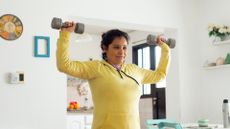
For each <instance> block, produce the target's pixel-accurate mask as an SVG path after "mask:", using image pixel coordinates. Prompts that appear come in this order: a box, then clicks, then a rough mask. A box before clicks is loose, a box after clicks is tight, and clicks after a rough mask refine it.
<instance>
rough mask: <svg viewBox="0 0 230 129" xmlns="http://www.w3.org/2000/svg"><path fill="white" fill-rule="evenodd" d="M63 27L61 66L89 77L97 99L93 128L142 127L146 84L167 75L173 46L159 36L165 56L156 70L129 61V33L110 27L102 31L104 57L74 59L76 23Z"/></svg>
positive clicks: (59, 67) (58, 61) (60, 44)
mask: <svg viewBox="0 0 230 129" xmlns="http://www.w3.org/2000/svg"><path fill="white" fill-rule="evenodd" d="M66 24H68V25H69V26H70V27H68V28H62V30H61V31H60V37H59V39H58V43H57V67H58V69H59V71H61V72H64V73H66V74H69V75H71V76H75V77H78V78H82V79H87V80H88V82H89V84H90V89H91V92H92V99H93V103H94V112H93V116H94V118H93V125H92V129H140V120H139V107H138V105H139V99H140V95H141V94H140V89H141V86H142V84H146V83H156V82H158V81H160V80H161V79H163V78H164V77H165V76H166V72H167V67H168V64H169V47H168V46H167V45H166V44H165V43H164V42H163V38H161V37H158V41H157V42H158V45H159V46H160V47H161V49H162V53H161V59H160V62H159V65H158V68H157V69H156V70H155V71H152V70H147V69H143V68H139V67H138V66H137V65H134V64H125V63H124V62H125V57H126V55H127V45H128V40H129V37H128V34H127V33H125V32H122V31H120V30H117V29H114V30H110V31H108V32H106V33H104V34H103V35H102V41H101V48H102V51H103V52H102V55H103V60H102V61H96V60H95V61H85V62H80V61H71V60H70V59H69V50H68V49H69V39H70V34H71V33H72V32H73V31H74V28H75V24H74V23H73V22H66Z"/></svg>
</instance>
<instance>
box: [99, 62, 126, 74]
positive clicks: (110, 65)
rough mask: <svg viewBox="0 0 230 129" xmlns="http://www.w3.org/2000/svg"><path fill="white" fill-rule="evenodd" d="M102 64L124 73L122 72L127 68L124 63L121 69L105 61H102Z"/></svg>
mask: <svg viewBox="0 0 230 129" xmlns="http://www.w3.org/2000/svg"><path fill="white" fill-rule="evenodd" d="M102 63H103V64H104V65H106V66H109V67H110V68H112V69H115V70H119V71H122V70H124V68H125V64H124V63H122V64H121V66H120V68H119V67H117V66H116V65H112V64H110V63H108V62H107V61H105V60H102Z"/></svg>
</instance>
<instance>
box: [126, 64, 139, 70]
mask: <svg viewBox="0 0 230 129" xmlns="http://www.w3.org/2000/svg"><path fill="white" fill-rule="evenodd" d="M125 68H126V69H131V70H134V69H139V66H137V65H136V64H125Z"/></svg>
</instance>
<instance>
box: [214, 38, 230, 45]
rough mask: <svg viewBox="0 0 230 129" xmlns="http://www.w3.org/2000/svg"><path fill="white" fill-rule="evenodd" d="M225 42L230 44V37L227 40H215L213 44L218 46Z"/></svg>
mask: <svg viewBox="0 0 230 129" xmlns="http://www.w3.org/2000/svg"><path fill="white" fill-rule="evenodd" d="M224 44H230V39H228V40H225V41H220V42H214V43H213V45H215V46H218V45H224Z"/></svg>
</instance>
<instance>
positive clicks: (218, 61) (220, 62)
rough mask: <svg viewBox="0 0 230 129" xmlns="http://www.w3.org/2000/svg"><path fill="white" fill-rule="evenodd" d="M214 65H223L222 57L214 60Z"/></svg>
mask: <svg viewBox="0 0 230 129" xmlns="http://www.w3.org/2000/svg"><path fill="white" fill-rule="evenodd" d="M216 65H224V58H223V57H218V58H217V59H216Z"/></svg>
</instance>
